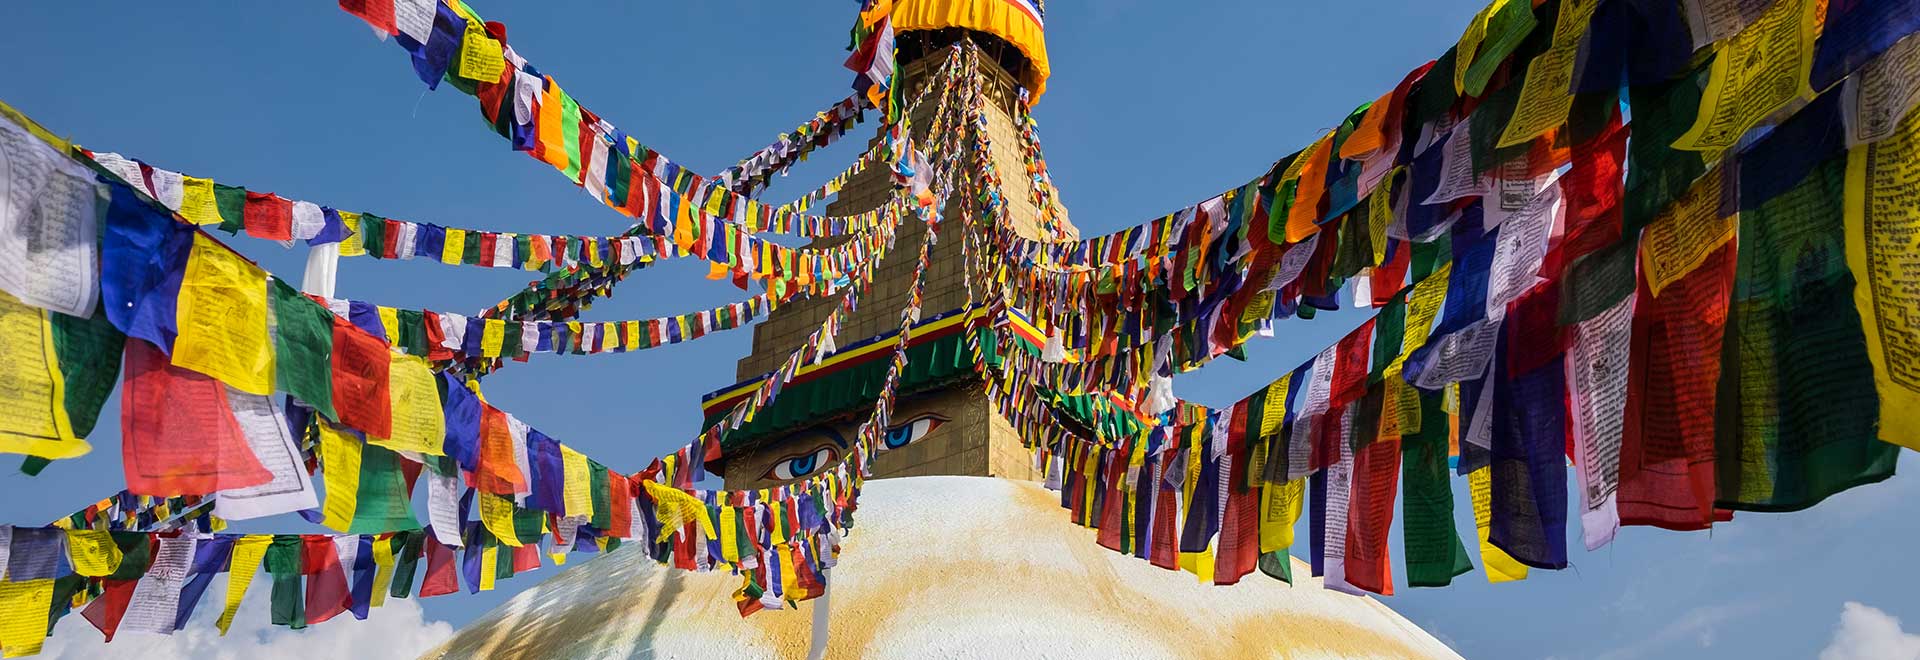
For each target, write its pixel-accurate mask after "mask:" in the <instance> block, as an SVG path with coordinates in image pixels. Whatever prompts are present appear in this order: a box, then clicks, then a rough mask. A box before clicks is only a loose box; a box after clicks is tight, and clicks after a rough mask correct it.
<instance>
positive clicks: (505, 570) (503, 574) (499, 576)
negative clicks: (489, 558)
mask: <svg viewBox="0 0 1920 660" xmlns="http://www.w3.org/2000/svg"><path fill="white" fill-rule="evenodd" d="M515 517H516V518H518V516H515ZM493 544H499V545H498V547H499V548H500V550H499V552H498V556H497V557H495V559H496V560H497V561H495V562H493V579H494V580H505V579H507V578H510V577H513V552H514V549H513V548H510V547H507V546H506V545H505V544H500V543H499V542H498V541H493V542H490V543H489V545H493Z"/></svg>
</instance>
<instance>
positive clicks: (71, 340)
mask: <svg viewBox="0 0 1920 660" xmlns="http://www.w3.org/2000/svg"><path fill="white" fill-rule="evenodd" d="M48 316H49V317H50V318H51V319H52V321H53V348H54V352H55V353H56V354H57V355H58V356H59V360H60V375H61V376H63V377H64V378H65V381H66V382H65V385H66V388H65V395H66V408H67V419H68V420H69V421H71V422H72V424H73V434H74V435H75V436H77V437H81V438H85V437H87V435H88V434H90V433H93V427H94V424H96V423H98V422H99V421H100V408H101V407H102V406H104V405H106V403H107V397H108V396H109V395H111V394H113V386H114V383H115V382H116V381H118V380H119V377H120V353H121V348H122V347H123V346H125V345H126V341H127V336H126V335H123V334H120V331H119V330H118V329H116V328H114V327H113V324H112V323H111V322H108V321H107V316H106V308H105V306H95V308H94V312H93V317H92V318H87V319H81V318H75V317H72V316H67V315H65V314H61V313H59V312H50V313H48Z"/></svg>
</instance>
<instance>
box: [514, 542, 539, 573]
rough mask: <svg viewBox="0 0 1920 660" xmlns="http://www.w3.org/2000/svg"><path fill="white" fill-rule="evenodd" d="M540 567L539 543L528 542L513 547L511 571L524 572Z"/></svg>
mask: <svg viewBox="0 0 1920 660" xmlns="http://www.w3.org/2000/svg"><path fill="white" fill-rule="evenodd" d="M538 568H540V544H538V543H528V544H526V545H522V546H520V547H518V548H514V549H513V572H515V573H525V572H527V571H531V570H535V569H538Z"/></svg>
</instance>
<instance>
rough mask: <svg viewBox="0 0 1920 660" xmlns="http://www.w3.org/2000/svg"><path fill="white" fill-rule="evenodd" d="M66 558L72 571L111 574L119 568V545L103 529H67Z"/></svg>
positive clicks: (90, 575) (92, 575) (93, 575)
mask: <svg viewBox="0 0 1920 660" xmlns="http://www.w3.org/2000/svg"><path fill="white" fill-rule="evenodd" d="M67 559H68V560H70V561H72V563H73V572H75V573H79V574H81V575H84V576H87V577H100V576H103V575H111V574H113V572H114V571H115V570H118V569H119V568H120V546H118V545H114V543H113V534H112V533H111V532H108V531H107V530H104V529H73V530H67Z"/></svg>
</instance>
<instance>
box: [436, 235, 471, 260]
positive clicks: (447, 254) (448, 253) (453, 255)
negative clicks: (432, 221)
mask: <svg viewBox="0 0 1920 660" xmlns="http://www.w3.org/2000/svg"><path fill="white" fill-rule="evenodd" d="M466 249H467V230H465V229H458V228H454V227H448V228H447V240H446V242H445V243H444V244H443V245H442V246H441V248H440V263H443V264H454V265H459V263H460V258H461V255H463V254H465V253H466Z"/></svg>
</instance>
